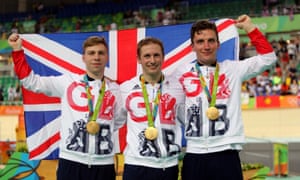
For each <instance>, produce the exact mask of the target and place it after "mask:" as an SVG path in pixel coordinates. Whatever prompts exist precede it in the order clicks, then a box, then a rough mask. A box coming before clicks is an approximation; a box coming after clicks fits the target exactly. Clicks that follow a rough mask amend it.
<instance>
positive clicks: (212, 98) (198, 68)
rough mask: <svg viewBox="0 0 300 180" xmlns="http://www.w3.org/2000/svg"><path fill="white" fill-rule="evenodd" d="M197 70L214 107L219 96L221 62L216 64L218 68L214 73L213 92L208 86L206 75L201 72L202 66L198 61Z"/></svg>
mask: <svg viewBox="0 0 300 180" xmlns="http://www.w3.org/2000/svg"><path fill="white" fill-rule="evenodd" d="M196 70H197V72H198V76H199V81H200V84H201V86H202V88H203V89H204V91H205V94H206V97H207V100H208V102H209V103H210V104H209V106H210V107H214V106H215V105H216V97H217V90H218V81H219V64H218V63H217V64H216V70H215V74H214V84H213V88H212V94H210V92H209V90H208V87H207V85H206V81H205V79H204V76H203V74H202V72H201V69H200V66H199V64H198V63H196Z"/></svg>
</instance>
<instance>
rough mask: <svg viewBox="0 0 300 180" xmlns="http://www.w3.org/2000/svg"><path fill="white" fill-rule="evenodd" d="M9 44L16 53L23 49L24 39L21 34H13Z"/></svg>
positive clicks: (9, 38)
mask: <svg viewBox="0 0 300 180" xmlns="http://www.w3.org/2000/svg"><path fill="white" fill-rule="evenodd" d="M8 44H9V45H10V46H11V47H12V49H13V50H14V51H18V50H21V49H22V39H21V37H20V35H19V34H17V33H12V34H11V35H10V36H9V37H8Z"/></svg>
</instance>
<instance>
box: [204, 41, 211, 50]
mask: <svg viewBox="0 0 300 180" xmlns="http://www.w3.org/2000/svg"><path fill="white" fill-rule="evenodd" d="M203 46H204V48H205V49H209V48H210V44H209V42H208V41H204V43H203Z"/></svg>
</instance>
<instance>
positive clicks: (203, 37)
mask: <svg viewBox="0 0 300 180" xmlns="http://www.w3.org/2000/svg"><path fill="white" fill-rule="evenodd" d="M192 42H193V43H192V48H193V50H194V51H195V53H196V56H197V60H198V62H199V63H200V64H205V65H210V64H214V63H215V62H216V58H217V50H218V48H219V47H220V43H219V41H218V39H217V35H216V33H215V32H214V31H213V30H210V29H205V30H200V31H197V32H195V34H194V37H193V40H192Z"/></svg>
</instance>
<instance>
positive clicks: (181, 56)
mask: <svg viewBox="0 0 300 180" xmlns="http://www.w3.org/2000/svg"><path fill="white" fill-rule="evenodd" d="M216 24H217V27H218V31H219V38H220V42H221V47H220V49H219V52H218V61H223V60H224V59H232V60H235V59H238V52H239V38H238V37H239V36H238V31H237V29H236V28H235V26H234V21H233V20H231V19H220V20H216ZM190 27H191V24H190V23H187V24H179V25H170V26H160V27H152V28H136V29H128V30H117V31H116V30H113V31H108V32H90V33H56V34H23V35H21V38H22V39H23V48H24V51H25V54H26V57H27V60H28V63H29V64H30V66H31V67H32V69H33V70H34V72H35V73H36V74H40V75H43V76H49V75H60V74H63V73H76V74H83V73H85V66H84V63H83V62H82V58H81V54H82V43H83V41H84V40H85V39H86V38H87V37H89V36H92V35H97V36H103V37H104V38H105V39H106V40H107V42H108V44H109V58H110V59H109V63H108V64H107V67H106V70H105V75H106V76H108V77H110V78H111V79H115V80H117V82H119V83H122V82H123V81H125V80H127V79H130V78H132V77H134V76H135V75H136V74H137V73H140V72H141V69H140V67H139V65H138V63H137V58H136V49H137V42H138V41H139V40H140V39H142V38H144V37H146V36H152V37H156V38H159V39H161V40H162V42H163V43H164V47H165V63H164V65H163V70H164V72H165V73H172V71H174V69H175V68H176V67H179V66H180V65H183V64H186V63H190V62H192V61H194V60H195V59H196V56H195V54H194V53H193V52H192V48H191V46H190V44H191V42H190ZM22 93H23V101H24V102H23V103H24V117H25V125H26V136H27V145H28V149H29V157H30V159H57V158H58V153H59V149H58V143H59V141H60V135H59V128H60V120H61V119H60V100H59V99H58V98H51V97H47V96H45V95H43V94H37V93H33V92H30V91H27V90H26V89H24V88H23V90H22ZM118 133H119V134H122V133H126V128H122V129H121V130H120V131H119V132H118ZM119 137H121V138H120V139H119V144H120V146H119V147H120V150H121V151H122V149H123V148H124V146H125V138H124V136H123V135H122V136H121V135H119Z"/></svg>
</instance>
